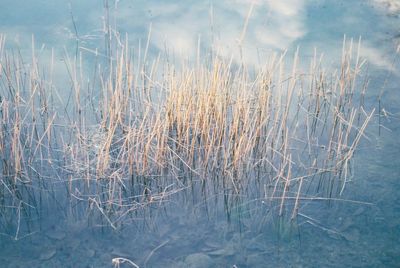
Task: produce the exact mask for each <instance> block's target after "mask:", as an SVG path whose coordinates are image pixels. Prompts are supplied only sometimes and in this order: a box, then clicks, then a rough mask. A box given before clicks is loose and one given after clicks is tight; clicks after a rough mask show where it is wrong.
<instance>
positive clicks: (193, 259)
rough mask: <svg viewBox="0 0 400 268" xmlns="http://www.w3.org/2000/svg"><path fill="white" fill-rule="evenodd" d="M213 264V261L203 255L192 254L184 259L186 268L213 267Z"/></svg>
mask: <svg viewBox="0 0 400 268" xmlns="http://www.w3.org/2000/svg"><path fill="white" fill-rule="evenodd" d="M213 264H214V262H213V260H212V259H211V258H210V257H209V256H208V255H206V254H204V253H194V254H191V255H189V256H187V257H186V259H185V267H188V268H203V267H213Z"/></svg>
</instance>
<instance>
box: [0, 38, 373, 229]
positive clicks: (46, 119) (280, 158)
mask: <svg viewBox="0 0 400 268" xmlns="http://www.w3.org/2000/svg"><path fill="white" fill-rule="evenodd" d="M1 43H2V42H0V44H1ZM120 44H122V42H120ZM128 47H129V46H128V44H127V43H125V44H124V45H120V47H118V48H117V49H116V51H115V52H114V53H113V55H114V58H112V60H110V61H109V62H108V63H107V64H106V68H104V69H102V66H101V65H97V66H95V68H94V69H93V70H94V73H93V74H91V75H90V76H89V75H88V77H91V79H90V80H89V81H90V82H89V83H88V82H82V81H87V80H85V78H84V77H85V75H84V74H83V72H82V71H81V70H82V64H81V63H80V62H81V61H82V58H77V59H70V58H68V57H67V58H66V66H67V70H68V72H67V75H68V76H69V77H70V82H71V83H70V85H69V86H70V88H67V87H65V86H64V87H60V88H58V87H55V86H54V85H53V84H52V83H50V82H49V81H51V79H50V80H45V79H44V77H46V74H42V73H39V71H38V70H39V69H40V68H39V67H38V63H37V62H38V60H37V59H36V57H35V55H33V61H32V64H31V65H30V66H29V69H27V66H26V64H24V63H23V62H22V59H20V57H19V56H16V55H15V54H12V53H9V52H8V51H4V49H1V50H0V51H1V54H0V55H1V59H0V65H1V70H2V75H1V77H0V80H1V87H0V96H1V101H0V105H1V106H0V107H1V110H0V115H1V122H0V137H1V144H0V155H1V158H2V163H1V165H0V169H1V170H2V174H3V175H4V176H3V177H2V179H1V186H0V187H1V194H0V197H1V198H2V199H1V200H2V203H1V208H2V214H5V210H6V209H5V208H6V207H14V208H15V207H17V205H16V204H19V205H18V206H20V203H19V202H24V203H26V204H29V205H31V206H35V204H36V203H37V202H36V200H37V198H36V195H37V189H42V190H43V189H45V190H46V191H47V192H51V193H52V195H53V197H54V198H56V199H57V198H62V197H60V196H59V195H61V194H60V192H57V191H56V190H52V191H50V190H49V189H50V188H51V189H53V188H52V187H53V186H54V183H55V182H56V181H58V182H62V184H63V185H65V186H66V187H65V189H66V191H65V192H66V193H67V197H68V198H69V199H70V202H72V203H74V204H75V203H78V204H86V205H84V206H87V205H89V208H91V209H92V210H89V211H91V213H97V215H100V216H101V217H102V219H105V220H106V222H107V224H110V225H111V226H112V227H115V228H116V226H117V224H118V223H122V222H123V220H124V219H125V218H126V216H127V215H129V214H130V212H132V211H137V210H138V209H140V208H144V207H146V206H148V205H151V204H160V205H161V204H162V203H163V202H165V201H167V200H168V198H169V197H170V196H171V195H172V194H175V193H177V192H179V191H181V190H183V189H186V188H188V187H189V186H193V185H194V184H200V185H202V189H203V191H207V192H208V193H210V192H211V193H212V194H219V193H221V191H224V192H225V193H228V194H229V195H231V196H235V195H247V194H250V192H251V195H252V197H253V198H261V199H263V200H269V201H270V202H271V203H272V205H273V207H275V208H276V209H277V213H279V215H285V214H291V215H292V217H295V216H296V214H297V210H298V208H299V202H300V201H301V200H302V199H310V196H321V195H320V194H323V196H325V197H326V198H331V197H333V196H335V195H337V194H340V193H341V192H343V190H344V188H345V185H346V183H347V182H348V178H349V170H350V169H349V168H350V160H351V158H352V156H353V155H354V153H355V149H356V147H357V145H358V143H359V141H360V139H361V138H362V137H363V135H364V132H365V129H366V126H367V124H368V122H369V121H370V119H371V117H372V115H373V111H372V112H368V113H367V112H366V111H365V110H364V108H363V101H362V99H363V95H364V91H365V88H366V86H365V85H364V84H362V83H360V82H358V81H357V77H358V75H359V72H360V70H361V66H362V62H361V61H360V59H359V57H358V56H356V57H355V58H353V57H354V53H353V51H352V45H350V46H349V47H350V48H349V49H343V58H342V64H341V69H340V70H338V71H335V72H326V71H325V70H324V69H323V68H322V67H321V62H320V60H317V58H316V57H315V58H314V60H313V61H312V63H311V66H310V70H309V71H308V72H304V71H301V68H299V67H298V61H299V57H298V53H296V55H295V56H294V58H293V59H292V61H291V64H290V68H289V67H287V66H286V64H285V63H286V61H287V57H286V56H285V55H281V56H276V55H275V56H273V57H271V58H270V59H269V60H268V61H267V62H266V65H265V66H264V68H260V69H257V70H255V71H254V70H253V71H250V70H249V69H247V67H245V66H244V65H237V64H234V63H232V62H226V61H225V60H223V59H221V58H218V57H215V58H213V59H212V60H211V61H210V62H208V63H204V64H203V65H201V64H197V65H196V66H195V67H190V66H187V65H182V66H180V67H174V66H172V65H171V64H169V62H168V61H165V62H162V61H161V60H160V58H157V59H156V60H155V61H154V62H150V61H146V62H144V63H143V62H141V60H140V59H139V60H137V61H135V60H134V59H133V58H132V56H131V55H130V53H129V50H128ZM346 47H348V46H347V45H345V44H344V48H346ZM0 48H2V47H0ZM22 70H23V71H22ZM83 89H85V90H83ZM66 91H68V92H67V93H68V94H65V93H66ZM60 93H62V94H60ZM61 95H63V96H69V97H68V99H67V100H66V99H65V98H63V97H60V96H61ZM51 176H52V177H51ZM49 185H53V186H52V187H50V186H49ZM192 189H198V188H192ZM21 191H24V194H20V192H21ZM254 191H255V192H256V194H255V195H254ZM27 197H29V198H28V199H27ZM10 200H14V201H10ZM73 207H74V208H75V209H77V208H78V207H79V206H76V204H75V205H74V206H73ZM77 214H79V213H77Z"/></svg>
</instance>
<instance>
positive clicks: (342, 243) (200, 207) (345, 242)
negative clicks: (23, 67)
mask: <svg viewBox="0 0 400 268" xmlns="http://www.w3.org/2000/svg"><path fill="white" fill-rule="evenodd" d="M249 2H250V1H235V2H234V3H230V2H229V1H219V2H215V3H210V2H209V1H200V2H199V1H173V2H172V3H163V2H162V1H135V2H127V1H118V3H117V9H116V10H117V12H116V14H117V15H114V13H113V12H114V11H113V9H114V7H115V6H114V4H110V5H111V8H110V10H111V11H112V14H111V21H112V22H111V24H115V25H117V27H118V29H119V32H120V34H121V35H122V36H123V35H124V34H125V33H128V35H129V39H130V40H131V41H132V43H134V44H135V43H136V41H137V40H142V41H141V47H142V49H143V47H144V46H145V43H146V39H147V35H148V32H149V29H150V28H149V27H150V24H151V33H152V34H151V36H152V38H151V39H150V54H151V55H152V56H154V55H156V54H157V53H158V52H159V51H162V52H163V53H165V54H167V55H168V56H170V57H171V58H173V59H174V61H176V62H179V61H181V60H183V59H184V58H185V57H188V56H193V55H196V53H197V46H198V40H199V36H200V40H201V42H200V44H201V46H202V47H204V48H206V47H209V46H214V47H215V48H217V49H220V50H221V54H222V55H227V56H228V55H233V57H234V59H236V60H238V61H240V60H243V59H244V60H245V61H246V63H248V64H254V65H261V64H262V61H263V59H265V57H267V56H268V54H269V53H271V52H272V51H283V50H285V49H288V50H289V51H293V50H294V49H296V47H297V46H300V47H301V51H302V52H301V58H302V59H308V58H310V57H311V56H312V55H313V53H314V51H313V49H314V48H317V49H318V51H319V52H322V53H324V58H325V62H326V63H327V64H326V65H328V66H337V65H339V64H340V60H339V59H340V53H341V44H342V40H343V35H346V36H347V38H354V39H355V40H358V38H359V36H360V35H361V36H362V40H363V42H362V48H361V55H362V57H363V58H365V59H366V60H367V61H368V69H369V70H368V71H369V76H370V84H369V90H368V92H367V95H366V106H367V107H369V108H374V107H375V108H376V107H377V106H378V103H377V98H378V96H379V94H380V93H381V92H383V93H382V99H381V105H382V107H383V109H384V111H385V112H384V113H383V115H386V116H382V118H381V120H380V121H381V124H382V125H383V127H381V128H380V129H379V127H378V123H379V118H378V116H375V117H374V119H373V122H372V123H371V124H370V126H369V128H368V130H367V132H366V133H367V136H368V137H369V139H364V140H363V141H362V142H361V144H360V146H359V149H358V151H357V152H356V155H355V157H354V159H353V162H352V163H353V167H352V174H353V176H352V177H351V181H350V182H349V183H348V184H347V186H346V190H345V191H344V194H343V195H342V196H340V198H341V199H343V200H357V201H360V202H363V203H354V202H349V201H331V202H319V201H311V202H304V203H303V204H302V207H301V210H300V212H301V214H300V215H299V216H298V217H297V219H296V221H295V222H294V223H292V225H291V226H288V223H287V222H286V221H285V222H282V221H281V219H280V218H279V217H277V216H276V215H274V214H273V213H271V211H269V209H268V206H267V205H266V204H264V203H263V202H262V201H261V200H254V199H252V198H251V196H248V197H242V200H235V198H230V199H229V200H228V201H226V200H224V198H223V194H222V193H221V194H220V195H218V196H217V197H216V198H217V199H218V200H219V202H217V203H215V202H214V201H215V200H214V199H215V197H214V196H203V195H202V194H197V195H196V194H195V193H199V192H201V191H194V193H192V192H190V191H189V192H185V191H183V192H181V193H178V194H177V195H175V196H174V197H171V198H169V199H168V200H169V201H168V202H163V203H162V204H159V205H158V204H154V205H152V206H151V207H150V208H149V209H146V210H143V211H139V212H138V213H137V214H135V215H132V217H131V218H130V220H129V221H127V222H126V223H125V224H124V225H123V226H122V227H121V228H119V229H118V230H112V229H111V228H110V227H104V226H107V224H106V222H104V219H103V221H102V222H96V219H97V218H96V217H95V218H94V219H91V220H90V219H89V220H85V219H84V217H80V218H83V219H81V220H79V221H75V220H71V217H68V216H66V215H65V214H67V215H73V213H75V212H74V211H72V212H66V213H60V215H58V214H56V213H54V211H53V210H51V208H50V209H49V210H46V209H44V211H43V215H45V216H46V217H45V219H46V220H45V221H40V224H39V226H38V225H33V227H32V229H29V230H25V229H24V230H22V231H21V233H20V234H19V235H18V236H16V233H15V232H13V233H11V232H10V233H7V234H5V233H3V234H2V236H0V239H1V240H0V242H1V243H0V263H1V266H4V267H26V266H31V267H112V259H113V258H117V257H122V258H127V259H129V260H132V261H133V262H135V263H137V264H138V265H140V266H141V267H142V266H148V267H234V266H237V267H343V266H352V267H365V266H368V267H396V266H398V265H399V263H400V254H399V252H400V207H399V204H400V196H399V194H398V192H399V189H400V183H399V181H398V179H399V177H400V160H399V152H400V143H399V142H398V138H397V137H398V136H399V135H400V108H399V107H400V106H399V101H400V95H399V92H398V83H399V82H400V78H399V65H398V63H395V64H392V60H393V59H394V55H395V49H396V46H397V45H398V42H399V38H398V34H399V31H400V27H399V26H398V25H400V23H399V20H400V13H398V11H396V10H393V7H392V9H390V8H387V6H386V5H385V4H382V2H380V1H376V2H371V1H354V0H352V1H334V2H333V1H289V0H288V1H279V2H278V1H266V2H263V1H256V4H255V5H254V7H253V11H252V14H251V16H250V19H249V23H248V28H247V31H246V34H245V36H244V38H243V41H240V40H241V34H242V32H243V25H244V23H245V21H246V16H247V14H248V12H249V10H250V3H249ZM211 5H212V9H211V7H210V6H211ZM210 10H212V12H211V11H210ZM210 13H212V16H211V15H210ZM71 14H72V15H71ZM104 14H105V13H104V9H103V6H102V5H101V4H100V3H97V2H95V1H87V2H85V3H82V2H81V1H71V2H70V3H65V2H63V1H24V2H22V1H7V0H3V1H2V3H1V9H0V20H1V22H2V24H1V26H0V33H6V34H7V39H8V40H9V42H8V43H7V46H8V47H10V48H15V47H19V48H20V49H21V53H22V54H24V55H28V54H29V53H30V50H31V38H32V34H33V35H34V38H35V42H36V46H37V47H40V46H41V44H45V46H46V47H45V48H44V49H43V52H42V54H43V55H45V54H46V55H47V54H50V52H49V50H50V48H54V50H55V54H56V58H57V59H61V58H63V57H64V56H65V54H64V53H65V51H68V53H71V54H74V53H75V49H76V47H77V46H78V47H80V51H81V52H82V53H84V54H85V55H88V56H90V55H92V54H93V53H92V52H90V51H92V50H93V49H95V48H96V47H100V48H102V47H103V42H104V41H103V40H104V33H103V32H102V28H103V26H102V23H103V21H104ZM210 17H211V18H212V19H211V18H210ZM74 23H75V25H76V32H75V29H74V25H73V24H74ZM136 44H138V45H134V46H135V48H138V47H139V42H137V43H136ZM239 45H241V46H242V53H243V54H242V55H241V54H240V49H239ZM64 49H65V50H64ZM149 57H151V56H149ZM43 58H45V57H44V56H43ZM57 62H58V61H57ZM58 68H65V67H64V65H63V63H61V61H60V62H58V63H57V64H56V70H55V73H56V77H57V73H58ZM59 73H60V74H59V75H60V79H63V78H62V77H61V76H62V74H61V73H62V72H61V71H59ZM385 81H386V82H385ZM383 85H384V86H383ZM382 89H383V91H381V90H382ZM187 193H192V194H193V196H191V194H187ZM224 201H225V202H224ZM50 203H51V202H50ZM367 203H368V204H367ZM370 203H371V204H370ZM215 204H217V205H215ZM227 204H228V205H227ZM38 217H39V216H38V215H32V219H31V220H32V222H35V221H36V220H37V218H38ZM72 218H74V217H72ZM78 218H79V217H78ZM100 225H104V226H100ZM13 231H15V229H13ZM24 236H26V237H24ZM15 237H17V238H19V240H17V241H15V239H14V238H15ZM121 267H130V266H129V264H126V263H125V264H122V265H121Z"/></svg>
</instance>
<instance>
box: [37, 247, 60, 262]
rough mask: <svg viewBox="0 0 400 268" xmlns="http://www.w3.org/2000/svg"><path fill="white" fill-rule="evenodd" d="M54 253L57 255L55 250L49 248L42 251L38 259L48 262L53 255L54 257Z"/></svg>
mask: <svg viewBox="0 0 400 268" xmlns="http://www.w3.org/2000/svg"><path fill="white" fill-rule="evenodd" d="M56 253H57V250H56V249H55V248H50V249H47V250H44V251H43V252H42V253H41V254H40V257H39V259H40V260H41V261H47V260H50V259H51V258H53V257H54V255H56Z"/></svg>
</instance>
